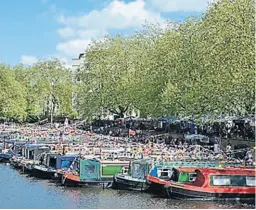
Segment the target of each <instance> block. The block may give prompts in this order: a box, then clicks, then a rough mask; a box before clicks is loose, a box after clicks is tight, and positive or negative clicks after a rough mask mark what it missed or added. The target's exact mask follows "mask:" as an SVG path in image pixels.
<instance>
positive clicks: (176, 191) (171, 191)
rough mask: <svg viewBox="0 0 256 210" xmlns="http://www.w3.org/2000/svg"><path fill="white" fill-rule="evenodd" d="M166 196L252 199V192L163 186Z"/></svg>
mask: <svg viewBox="0 0 256 210" xmlns="http://www.w3.org/2000/svg"><path fill="white" fill-rule="evenodd" d="M165 191H166V195H167V197H168V198H173V199H178V200H183V199H186V200H208V201H221V200H223V201H232V200H233V201H238V200H239V201H254V203H255V193H254V194H247V193H246V194H242V193H210V192H201V191H194V190H188V189H182V188H177V187H174V186H168V187H166V188H165Z"/></svg>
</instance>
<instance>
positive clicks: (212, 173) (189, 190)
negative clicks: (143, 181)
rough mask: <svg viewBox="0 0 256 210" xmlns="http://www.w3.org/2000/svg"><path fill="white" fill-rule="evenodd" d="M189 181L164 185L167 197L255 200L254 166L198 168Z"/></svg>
mask: <svg viewBox="0 0 256 210" xmlns="http://www.w3.org/2000/svg"><path fill="white" fill-rule="evenodd" d="M195 172H196V174H197V176H196V179H195V181H193V182H190V183H179V182H175V181H172V182H170V183H169V184H167V185H166V186H165V190H166V194H167V196H168V197H169V198H175V199H189V200H247V201H248V200H250V201H254V202H255V168H254V169H249V168H198V169H197V170H196V171H195Z"/></svg>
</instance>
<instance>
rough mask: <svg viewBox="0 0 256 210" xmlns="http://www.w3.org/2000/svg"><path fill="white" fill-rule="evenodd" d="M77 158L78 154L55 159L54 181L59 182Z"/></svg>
mask: <svg viewBox="0 0 256 210" xmlns="http://www.w3.org/2000/svg"><path fill="white" fill-rule="evenodd" d="M77 157H78V154H66V155H61V156H58V157H57V160H56V173H55V174H54V179H55V180H57V181H61V178H62V176H63V175H64V173H65V172H67V170H68V169H69V167H70V166H71V164H72V162H73V161H74V160H75V159H76V158H77Z"/></svg>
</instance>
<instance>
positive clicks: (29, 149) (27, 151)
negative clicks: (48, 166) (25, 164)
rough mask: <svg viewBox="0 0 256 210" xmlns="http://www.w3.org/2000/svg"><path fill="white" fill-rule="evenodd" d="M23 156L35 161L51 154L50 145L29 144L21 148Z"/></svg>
mask: <svg viewBox="0 0 256 210" xmlns="http://www.w3.org/2000/svg"><path fill="white" fill-rule="evenodd" d="M21 147H22V149H21V155H22V156H23V157H25V158H26V159H30V160H32V159H35V158H36V157H37V156H38V155H40V154H42V153H44V152H49V151H50V149H51V148H50V147H49V146H48V145H41V144H27V145H22V146H21Z"/></svg>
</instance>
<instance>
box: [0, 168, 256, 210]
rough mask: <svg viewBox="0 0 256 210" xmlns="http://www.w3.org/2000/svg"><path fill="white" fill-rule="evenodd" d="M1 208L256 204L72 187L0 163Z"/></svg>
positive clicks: (217, 206)
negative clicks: (192, 199) (161, 196)
mask: <svg viewBox="0 0 256 210" xmlns="http://www.w3.org/2000/svg"><path fill="white" fill-rule="evenodd" d="M0 179H1V182H0V189H1V191H0V203H1V208H9V209H10V208H11V209H15V208H28V209H30V208H46V209H47V208H56V209H59V208H63V209H69V208H74V209H76V208H85V209H86V208H91V209H97V208H102V209H109V208H112V209H122V208H126V209H134V208H137V209H138V208H141V209H145V208H149V209H151V208H154V209H159V208H162V209H177V208H187V209H201V208H205V209H208V208H216V209H223V208H224V209H229V208H244V209H246V208H254V207H255V205H249V204H241V203H234V202H233V203H227V202H204V201H184V200H182V201H179V200H171V199H164V198H158V197H157V196H154V195H151V194H148V193H142V192H135V191H125V190H112V189H105V190H103V189H102V188H101V187H98V188H72V187H64V186H61V184H60V183H58V182H56V181H55V180H40V179H37V178H34V177H31V176H29V175H28V174H20V172H19V171H17V170H14V169H12V168H11V167H9V166H4V165H0Z"/></svg>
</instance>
